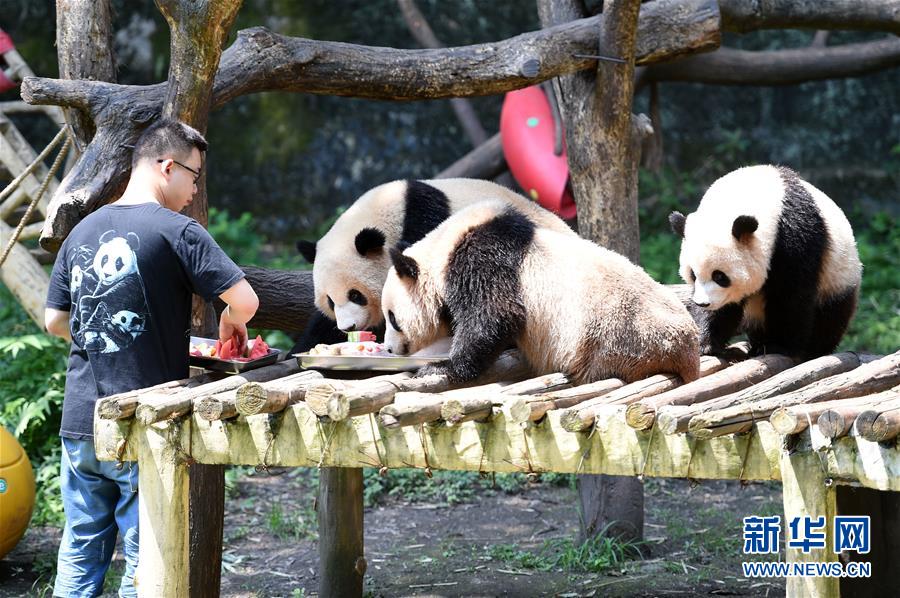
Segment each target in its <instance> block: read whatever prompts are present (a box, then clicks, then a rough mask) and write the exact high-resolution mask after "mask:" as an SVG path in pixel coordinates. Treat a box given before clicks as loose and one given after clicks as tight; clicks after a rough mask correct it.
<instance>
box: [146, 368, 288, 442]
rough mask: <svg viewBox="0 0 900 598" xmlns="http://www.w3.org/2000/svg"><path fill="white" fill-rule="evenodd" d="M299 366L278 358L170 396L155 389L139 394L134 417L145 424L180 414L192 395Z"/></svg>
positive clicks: (285, 373) (280, 374)
mask: <svg viewBox="0 0 900 598" xmlns="http://www.w3.org/2000/svg"><path fill="white" fill-rule="evenodd" d="M299 369H300V366H299V365H297V362H296V361H293V360H292V361H282V362H279V363H276V364H274V365H270V366H266V367H263V368H259V369H258V370H250V371H249V372H245V373H243V374H241V375H238V376H229V377H228V378H224V379H222V380H217V381H216V382H210V383H209V384H204V385H202V386H198V387H196V388H185V389H182V390H180V391H179V392H177V393H175V394H173V395H171V396H160V395H159V394H157V393H147V394H143V395H140V397H139V398H138V406H137V409H136V410H135V417H136V418H137V419H138V421H140V422H141V423H142V424H143V425H145V426H149V425H150V424H154V423H156V422H159V421H163V420H166V419H173V418H176V417H180V416H182V415H185V414H186V413H188V412H190V410H191V406H192V404H193V401H194V399H199V398H202V397H205V396H209V395H214V394H218V393H221V392H225V391H228V390H236V389H237V388H238V387H239V386H241V385H242V384H246V383H247V382H267V381H269V380H274V379H276V378H281V377H284V376H289V375H290V374H295V373H297V371H298V370H299Z"/></svg>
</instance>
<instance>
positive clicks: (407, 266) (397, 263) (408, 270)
mask: <svg viewBox="0 0 900 598" xmlns="http://www.w3.org/2000/svg"><path fill="white" fill-rule="evenodd" d="M391 262H392V263H393V264H394V268H396V270H397V276H399V277H400V278H411V279H412V280H416V279H418V278H419V264H418V262H416V260H415V259H413V258H411V257H409V256H408V255H404V254H403V252H402V251H400V250H399V249H396V248H393V247H392V248H391Z"/></svg>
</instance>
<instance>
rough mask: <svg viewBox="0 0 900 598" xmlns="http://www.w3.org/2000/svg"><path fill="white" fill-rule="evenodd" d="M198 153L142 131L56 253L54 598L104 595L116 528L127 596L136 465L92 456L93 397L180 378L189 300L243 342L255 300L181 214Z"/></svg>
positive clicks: (49, 319) (158, 130)
mask: <svg viewBox="0 0 900 598" xmlns="http://www.w3.org/2000/svg"><path fill="white" fill-rule="evenodd" d="M206 147H207V143H206V140H205V139H204V138H203V136H202V135H201V134H200V133H199V132H198V131H196V130H195V129H193V128H191V127H189V126H187V125H185V124H184V123H180V122H178V121H174V120H169V119H161V120H159V121H157V122H156V123H154V124H153V125H151V126H150V127H149V128H148V129H147V130H146V131H145V132H144V133H143V134H142V135H141V137H140V138H139V139H138V141H137V143H136V145H135V148H134V155H133V157H132V167H131V168H132V170H131V178H130V179H129V182H128V186H127V188H126V189H125V193H124V194H123V195H122V197H121V198H120V199H119V200H117V201H116V202H114V203H112V204H109V205H106V206H103V207H101V208H100V209H98V210H97V211H95V212H93V213H92V214H90V215H88V216H87V217H86V218H84V220H82V221H81V222H80V223H78V225H77V226H76V227H75V228H74V229H73V230H72V232H71V233H70V234H69V236H68V237H67V238H66V240H65V242H64V243H63V244H62V247H61V248H60V250H59V254H58V255H57V257H56V264H55V265H54V267H53V273H52V275H51V279H50V288H49V291H48V294H47V307H46V310H45V316H44V317H45V324H46V327H47V331H48V332H50V333H51V334H54V335H56V336H60V337H63V338H66V339H68V340H70V341H71V343H72V345H71V349H70V351H69V363H68V368H67V371H66V390H65V398H64V400H63V417H62V425H61V429H60V436H61V437H62V444H63V454H62V467H61V473H60V486H61V489H62V496H63V506H64V509H65V514H66V526H65V530H64V531H63V537H62V541H61V544H60V549H59V560H58V565H57V574H56V585H55V588H54V596H96V595H99V594H100V593H101V591H102V589H103V578H104V576H105V574H106V570H107V568H108V567H109V562H110V560H111V558H112V552H113V548H114V546H115V541H116V533H117V531H119V532H121V534H122V538H123V544H124V549H125V550H124V552H125V561H126V567H125V575H124V576H123V578H122V583H121V586H120V588H119V595H120V596H134V595H136V592H135V587H134V572H135V568H136V566H137V558H138V504H137V466H136V464H131V463H129V464H127V465H126V466H125V467H123V468H121V469H117V468H116V464H115V463H110V462H100V461H98V460H97V457H96V454H95V453H94V446H93V417H94V404H95V403H96V401H97V399H98V398H100V397H105V396H109V395H112V394H116V393H120V392H125V391H128V390H134V389H136V388H146V387H148V386H153V385H155V384H160V383H162V382H167V381H169V380H177V379H179V378H185V377H187V375H188V347H189V343H190V327H191V325H190V313H191V294H192V293H196V294H198V295H200V296H201V297H204V298H206V299H212V298H214V297H220V298H221V299H222V300H223V301H224V302H225V303H226V304H227V307H226V308H225V310H224V311H223V312H222V315H221V319H220V322H219V337H220V338H222V339H227V338H231V337H232V336H236V337H237V338H238V339H239V343H240V344H241V346H243V345H244V344H246V341H247V326H246V323H247V321H249V320H250V318H251V317H253V315H254V313H255V312H256V309H257V307H258V300H257V297H256V294H255V293H254V292H253V289H252V288H251V287H250V285H249V284H248V283H247V281H246V280H245V279H244V273H243V272H242V271H241V269H240V268H238V267H237V266H236V265H235V263H234V262H233V261H231V259H229V258H228V256H227V255H225V253H224V252H223V251H222V249H221V248H220V247H219V246H218V245H217V244H216V242H215V241H214V240H213V239H212V237H210V236H209V234H208V233H207V232H206V230H205V229H204V228H203V227H202V226H200V224H198V223H197V222H196V221H195V220H192V219H191V218H188V217H187V216H183V215H181V214H179V212H180V211H181V210H182V209H184V207H185V206H186V205H188V204H189V203H190V202H191V200H192V199H193V195H194V193H196V191H197V186H196V184H197V179H198V178H199V177H200V168H201V165H202V154H201V152H204V151H206Z"/></svg>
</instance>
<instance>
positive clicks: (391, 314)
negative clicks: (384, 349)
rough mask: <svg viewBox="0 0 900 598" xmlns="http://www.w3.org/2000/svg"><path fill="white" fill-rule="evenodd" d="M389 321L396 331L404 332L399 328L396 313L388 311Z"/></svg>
mask: <svg viewBox="0 0 900 598" xmlns="http://www.w3.org/2000/svg"><path fill="white" fill-rule="evenodd" d="M388 321H389V322H390V323H391V326H393V327H394V330H396V331H397V332H403V331H402V330H400V327H399V326H397V318H395V317H394V312H392V311H391V310H388Z"/></svg>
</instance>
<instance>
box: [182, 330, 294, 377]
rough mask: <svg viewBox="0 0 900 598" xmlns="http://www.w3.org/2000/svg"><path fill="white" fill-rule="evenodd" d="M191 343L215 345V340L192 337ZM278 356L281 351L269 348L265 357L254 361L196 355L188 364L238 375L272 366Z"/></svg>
mask: <svg viewBox="0 0 900 598" xmlns="http://www.w3.org/2000/svg"><path fill="white" fill-rule="evenodd" d="M191 342H192V343H193V344H195V345H196V344H199V343H207V344H210V345H215V344H216V339H214V338H204V337H202V336H192V337H191ZM249 342H250V343H251V344H252V343H253V339H250V341H249ZM280 354H281V351H279V350H278V349H273V348H271V347H269V353H268V354H267V355H263V356H262V357H260V358H258V359H254V360H252V361H234V360H232V359H217V358H215V357H198V356H196V355H191V356H190V364H191V365H193V366H196V367H200V368H204V369H207V370H211V371H213V372H222V373H224V374H240V373H241V372H246V371H247V370H255V369H256V368H261V367H263V366H266V365H272V364H273V363H275V362H276V361H278V356H279V355H280Z"/></svg>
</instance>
